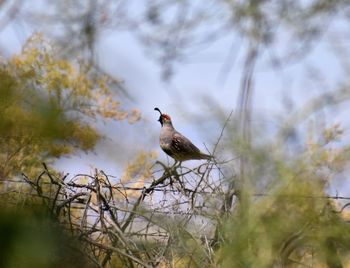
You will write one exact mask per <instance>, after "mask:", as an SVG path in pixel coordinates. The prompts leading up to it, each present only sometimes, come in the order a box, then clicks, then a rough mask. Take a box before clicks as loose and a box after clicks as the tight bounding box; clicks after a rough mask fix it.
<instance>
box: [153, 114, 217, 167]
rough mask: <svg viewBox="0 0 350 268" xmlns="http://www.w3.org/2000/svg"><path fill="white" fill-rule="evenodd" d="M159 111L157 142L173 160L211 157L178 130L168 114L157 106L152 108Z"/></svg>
mask: <svg viewBox="0 0 350 268" xmlns="http://www.w3.org/2000/svg"><path fill="white" fill-rule="evenodd" d="M154 110H155V111H158V112H159V113H160V116H159V119H158V121H159V122H160V124H161V130H160V135H159V143H160V147H161V148H162V150H163V151H164V152H165V153H166V154H167V155H169V156H170V157H172V158H173V159H174V160H175V164H176V163H177V162H178V161H179V162H180V164H181V162H182V161H186V160H201V159H207V160H211V159H213V156H212V155H209V154H205V153H202V152H201V151H200V150H199V149H198V148H197V147H196V146H195V145H194V144H193V143H192V142H191V141H190V140H189V139H188V138H186V137H185V136H184V135H182V134H181V133H180V132H178V131H177V130H176V129H175V128H174V126H173V124H172V122H171V117H170V116H169V115H168V114H163V113H162V112H161V111H160V110H159V108H157V107H156V108H154Z"/></svg>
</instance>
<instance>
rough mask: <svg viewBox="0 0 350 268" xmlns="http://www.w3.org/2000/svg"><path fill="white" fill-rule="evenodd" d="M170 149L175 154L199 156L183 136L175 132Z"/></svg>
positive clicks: (193, 146)
mask: <svg viewBox="0 0 350 268" xmlns="http://www.w3.org/2000/svg"><path fill="white" fill-rule="evenodd" d="M171 147H172V149H173V150H174V151H176V152H177V153H181V154H182V153H186V154H192V155H197V154H200V150H199V149H198V148H197V147H196V146H195V145H194V144H193V143H192V142H191V141H190V140H189V139H187V138H186V137H185V136H183V135H182V134H180V133H179V132H176V133H175V134H174V136H173V139H172V141H171Z"/></svg>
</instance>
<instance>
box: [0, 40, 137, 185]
mask: <svg viewBox="0 0 350 268" xmlns="http://www.w3.org/2000/svg"><path fill="white" fill-rule="evenodd" d="M0 79H1V81H2V83H1V85H0V137H1V138H0V148H1V153H0V163H1V164H0V177H1V178H8V177H13V176H14V175H16V174H18V173H19V172H25V173H27V174H35V173H36V172H37V170H38V169H37V168H38V167H40V166H41V162H43V161H45V162H50V163H51V162H52V161H53V160H54V159H55V158H58V157H60V156H63V155H71V154H73V153H74V152H76V151H77V150H84V151H88V150H91V149H93V148H94V146H95V145H96V143H97V141H98V140H99V139H100V138H101V134H100V133H99V132H98V131H97V129H96V127H94V126H93V124H92V123H93V121H94V120H95V119H108V118H110V119H113V120H123V119H125V118H127V117H128V113H127V112H125V111H122V110H121V104H120V103H119V102H118V101H116V100H115V99H114V96H113V94H112V93H111V92H110V90H109V86H108V83H109V81H108V79H107V78H106V77H102V76H98V75H97V74H96V73H94V71H92V70H89V69H88V68H87V67H84V65H82V64H79V63H77V62H70V61H68V60H64V59H60V58H57V56H56V52H55V49H54V48H53V46H52V45H50V44H49V43H48V41H46V40H44V39H43V38H42V36H40V35H35V36H33V37H32V38H31V39H29V40H28V42H27V44H26V45H25V46H24V48H23V50H22V53H21V54H19V55H16V56H13V57H12V58H10V59H8V60H5V59H3V61H2V63H1V65H0ZM137 114H138V112H137V111H136V110H134V111H133V112H132V115H131V118H130V122H134V121H135V120H138V116H137Z"/></svg>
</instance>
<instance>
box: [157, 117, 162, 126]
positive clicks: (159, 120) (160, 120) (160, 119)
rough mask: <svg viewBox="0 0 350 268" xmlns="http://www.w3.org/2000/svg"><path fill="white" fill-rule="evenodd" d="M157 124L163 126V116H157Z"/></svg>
mask: <svg viewBox="0 0 350 268" xmlns="http://www.w3.org/2000/svg"><path fill="white" fill-rule="evenodd" d="M158 122H159V123H160V124H161V125H162V126H163V116H162V115H160V116H159V119H158Z"/></svg>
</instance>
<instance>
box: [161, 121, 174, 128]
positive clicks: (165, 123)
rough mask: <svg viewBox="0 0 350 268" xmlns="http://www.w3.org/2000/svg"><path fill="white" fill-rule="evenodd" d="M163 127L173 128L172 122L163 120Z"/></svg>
mask: <svg viewBox="0 0 350 268" xmlns="http://www.w3.org/2000/svg"><path fill="white" fill-rule="evenodd" d="M163 128H165V129H174V127H173V124H172V123H171V122H164V124H163Z"/></svg>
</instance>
